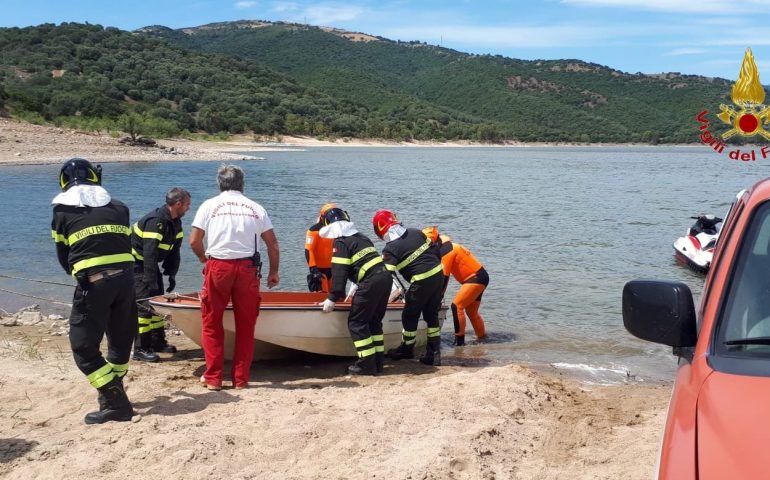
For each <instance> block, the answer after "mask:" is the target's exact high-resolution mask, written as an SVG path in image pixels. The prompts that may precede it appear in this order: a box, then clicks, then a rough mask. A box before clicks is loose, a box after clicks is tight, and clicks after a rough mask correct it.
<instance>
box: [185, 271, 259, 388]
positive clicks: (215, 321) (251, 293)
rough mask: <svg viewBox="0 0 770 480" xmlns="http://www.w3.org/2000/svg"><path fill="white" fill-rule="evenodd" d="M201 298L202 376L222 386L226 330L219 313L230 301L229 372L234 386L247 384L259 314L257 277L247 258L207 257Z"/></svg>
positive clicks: (210, 382) (213, 383) (208, 381)
mask: <svg viewBox="0 0 770 480" xmlns="http://www.w3.org/2000/svg"><path fill="white" fill-rule="evenodd" d="M200 299H201V319H202V322H201V343H202V344H203V354H204V356H205V357H206V372H205V373H204V374H203V379H204V380H205V381H206V383H208V384H209V385H216V386H222V375H223V370H224V362H225V330H224V326H223V325H222V315H223V314H224V311H225V308H226V307H227V304H228V302H230V301H231V300H232V303H233V318H234V320H235V350H234V352H233V366H232V370H231V372H230V374H231V376H232V379H233V385H234V386H236V387H239V386H245V385H248V382H249V376H250V374H251V359H252V358H253V357H254V326H255V325H256V324H257V316H258V315H259V304H260V300H261V297H260V296H259V278H257V276H256V270H255V268H254V266H253V264H252V262H251V260H250V259H241V260H216V259H213V258H212V259H209V260H208V261H207V262H206V265H205V266H204V267H203V288H202V289H201V293H200Z"/></svg>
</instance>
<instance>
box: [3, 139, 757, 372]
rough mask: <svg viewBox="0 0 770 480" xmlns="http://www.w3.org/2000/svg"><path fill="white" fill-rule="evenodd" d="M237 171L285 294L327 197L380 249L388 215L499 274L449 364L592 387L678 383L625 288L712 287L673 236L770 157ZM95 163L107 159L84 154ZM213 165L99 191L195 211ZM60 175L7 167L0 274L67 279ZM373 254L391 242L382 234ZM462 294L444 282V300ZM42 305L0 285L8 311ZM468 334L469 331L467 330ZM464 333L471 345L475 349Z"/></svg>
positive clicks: (402, 159)
mask: <svg viewBox="0 0 770 480" xmlns="http://www.w3.org/2000/svg"><path fill="white" fill-rule="evenodd" d="M256 155H259V156H261V157H264V158H265V159H264V160H248V161H242V162H237V164H238V165H240V166H241V167H242V168H244V170H245V172H246V192H245V193H246V194H247V195H248V196H249V197H250V198H252V199H254V200H255V201H257V202H259V203H261V204H262V205H263V206H264V207H265V208H266V209H267V211H268V213H269V215H270V217H271V219H272V221H273V224H274V225H275V231H276V234H277V235H278V239H279V241H280V245H281V272H280V273H281V284H280V286H279V287H278V289H281V290H305V289H306V288H307V287H306V282H305V275H306V273H307V267H306V264H305V259H304V253H303V241H304V234H305V230H306V228H307V227H308V226H309V225H310V224H311V223H313V221H314V217H315V216H316V215H317V212H318V209H319V207H320V206H321V205H322V204H324V203H326V202H329V201H334V202H337V203H338V204H339V205H340V206H341V207H343V208H345V209H347V210H348V212H349V213H350V215H351V218H352V220H353V221H354V222H355V223H356V224H357V225H358V226H359V229H360V230H361V231H362V232H363V233H365V234H366V235H369V236H370V237H372V239H373V240H374V239H376V237H375V236H374V233H373V232H372V229H371V217H372V214H373V213H374V211H375V210H377V209H379V208H389V209H392V210H394V211H395V212H396V213H397V214H398V216H399V218H400V219H401V220H402V221H403V222H404V224H405V225H406V226H413V227H419V228H421V227H423V226H427V225H438V226H439V229H440V230H441V231H442V232H445V233H447V234H449V235H450V236H452V238H453V239H454V240H455V241H457V242H458V243H462V244H464V245H466V246H467V247H469V248H470V249H471V250H472V251H473V252H474V254H476V256H477V257H478V258H479V259H480V260H481V262H482V263H484V265H485V267H486V269H487V270H488V271H489V275H490V278H491V282H490V286H489V289H488V290H487V291H486V293H485V294H484V301H483V302H482V314H483V316H484V318H485V320H486V323H487V329H488V330H489V331H490V333H491V336H492V340H493V341H492V342H490V343H487V344H483V345H469V346H466V347H464V348H462V349H456V350H454V351H453V349H452V347H451V346H449V342H450V341H451V337H452V334H451V332H452V323H451V319H449V321H448V322H446V323H445V324H444V340H445V348H446V357H447V359H446V360H447V363H455V364H459V363H465V364H485V363H487V362H490V363H505V362H511V361H516V362H531V363H535V364H551V365H554V366H556V367H557V368H560V369H564V370H565V371H568V372H570V373H577V374H579V375H582V376H588V377H590V378H593V379H595V380H596V381H602V382H605V381H608V382H616V381H624V379H625V378H626V377H627V375H631V376H634V377H632V378H636V379H644V380H666V379H670V378H671V377H672V375H673V373H674V370H675V358H674V357H673V356H672V355H671V354H670V350H669V349H668V348H665V347H662V346H656V345H653V344H650V343H646V342H642V341H639V340H636V339H635V338H633V337H631V335H630V334H628V333H627V332H626V331H625V329H624V328H623V322H622V318H621V292H622V288H623V285H624V283H625V282H626V281H628V280H631V279H634V278H641V277H644V278H658V279H672V280H680V281H684V282H686V283H687V284H688V285H689V286H690V287H691V289H692V290H693V292H694V294H695V296H696V301H697V297H699V295H700V291H701V289H702V285H703V277H702V276H700V275H697V274H695V273H692V272H690V271H689V270H687V269H685V268H684V267H682V266H680V265H678V264H677V263H676V262H675V261H674V257H673V249H672V246H671V244H672V242H673V241H674V240H675V239H676V238H677V237H679V236H681V235H683V234H684V233H685V231H686V230H687V228H688V227H689V225H690V223H691V222H692V220H690V218H689V217H690V216H691V215H694V214H698V213H714V214H717V215H720V216H722V215H724V213H725V212H726V211H727V208H728V206H729V204H730V202H731V201H732V199H733V198H734V196H735V194H736V193H737V192H738V191H739V190H741V189H742V188H747V187H749V186H750V185H752V184H753V183H755V182H756V181H757V180H759V179H761V178H764V177H766V176H768V175H770V161H767V160H766V161H761V160H760V161H757V162H747V163H743V162H737V161H733V160H728V159H727V158H726V156H722V155H717V154H715V153H714V152H713V151H712V150H710V149H708V148H707V147H695V146H694V147H646V148H643V147H612V148H610V147H607V148H588V147H586V148H578V147H573V148H556V147H548V148H508V147H500V148H496V147H492V148H414V147H403V148H401V147H387V148H376V147H370V148H357V147H336V148H330V147H326V148H313V149H308V150H305V151H292V150H288V149H287V150H286V151H276V152H259V153H257V154H256ZM90 160H91V161H93V162H94V163H97V161H98V159H90ZM217 166H218V164H217V163H215V162H184V163H181V162H164V163H118V164H114V163H113V164H105V165H104V186H105V187H106V188H107V189H108V190H109V191H110V193H111V194H112V195H113V196H114V197H115V198H118V199H120V200H122V201H123V202H125V203H126V204H127V205H128V206H129V207H130V208H131V213H132V221H135V220H138V219H139V218H140V217H141V216H143V215H144V214H146V213H147V212H148V211H150V210H151V209H153V208H156V207H158V206H160V205H162V204H163V198H164V197H163V196H164V193H165V192H166V191H167V190H168V189H169V188H171V187H173V186H182V187H184V188H187V189H188V190H189V191H190V192H191V193H192V195H193V206H192V209H191V210H190V212H189V213H188V215H187V216H186V217H185V218H184V219H183V220H184V229H185V234H188V233H189V230H190V222H191V221H192V218H193V216H194V211H195V209H197V207H198V206H199V205H200V203H201V202H202V201H203V200H205V199H206V198H209V197H211V196H214V195H216V194H217V193H218V191H217V186H216V180H215V177H216V170H217ZM58 171H59V167H58V166H25V167H0V172H2V174H3V179H4V182H3V206H2V212H0V227H1V228H2V231H3V232H4V235H5V242H3V247H2V255H0V274H2V275H12V276H19V277H27V278H37V279H46V280H49V281H56V282H62V283H69V284H71V283H72V281H71V279H70V278H69V277H68V276H67V275H66V274H65V273H64V272H63V271H62V270H61V268H60V267H59V265H58V262H57V261H56V255H55V252H54V245H53V242H52V240H51V237H50V221H51V207H50V200H51V199H52V198H53V197H54V196H55V195H56V193H58V191H59V189H58V185H57V175H58ZM375 245H376V246H378V247H379V248H382V246H383V243H382V242H381V241H379V239H377V241H376V242H375ZM177 283H178V286H177V289H178V290H179V291H193V290H197V289H198V288H199V287H200V283H201V277H200V264H199V263H198V261H197V259H195V257H194V256H193V255H192V252H191V251H190V249H189V246H187V244H186V242H185V244H184V248H183V253H182V267H181V270H180V273H179V275H178V276H177ZM0 288H3V289H5V290H13V291H16V292H22V293H27V294H31V295H37V296H40V297H45V298H48V299H54V300H58V301H62V302H69V301H70V300H71V295H72V289H71V288H68V287H63V286H56V285H48V284H42V283H34V282H26V281H19V280H9V279H6V278H0ZM456 289H457V284H456V283H454V281H452V283H450V287H449V291H448V294H447V299H446V300H447V301H448V302H451V298H452V296H453V295H454V292H455V291H456ZM32 303H39V304H40V305H41V308H42V309H43V311H44V312H46V313H54V312H55V313H62V314H66V313H67V309H66V308H65V307H62V306H60V305H55V304H51V303H47V302H44V301H40V300H35V299H31V298H25V297H21V296H19V295H14V294H9V293H7V292H2V291H0V308H3V309H4V310H6V311H15V310H17V309H18V308H21V307H23V306H26V305H29V304H32ZM468 328H470V325H469V326H468ZM473 338H474V336H473V334H472V333H471V332H470V331H469V334H468V336H467V339H469V340H472V339H473Z"/></svg>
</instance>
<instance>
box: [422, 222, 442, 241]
mask: <svg viewBox="0 0 770 480" xmlns="http://www.w3.org/2000/svg"><path fill="white" fill-rule="evenodd" d="M422 233H424V234H425V236H426V237H428V239H430V241H431V242H435V241H436V240H438V227H436V226H435V225H433V226H430V227H425V228H423V229H422Z"/></svg>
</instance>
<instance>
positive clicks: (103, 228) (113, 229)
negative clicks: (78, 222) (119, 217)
mask: <svg viewBox="0 0 770 480" xmlns="http://www.w3.org/2000/svg"><path fill="white" fill-rule="evenodd" d="M102 233H118V234H121V235H129V234H130V233H131V230H129V228H128V227H127V226H125V225H94V226H93V227H88V228H84V229H83V230H78V231H77V232H75V233H73V234H72V235H70V236H69V237H68V238H67V244H68V245H73V244H74V243H76V242H79V241H80V240H83V239H84V238H87V237H90V236H91V235H101V234H102Z"/></svg>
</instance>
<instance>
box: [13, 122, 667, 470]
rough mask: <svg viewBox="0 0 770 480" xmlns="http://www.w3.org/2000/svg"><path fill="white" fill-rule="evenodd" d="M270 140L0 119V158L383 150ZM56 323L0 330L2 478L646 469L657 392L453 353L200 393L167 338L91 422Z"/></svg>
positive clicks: (322, 362) (278, 374) (301, 372)
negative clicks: (117, 416) (121, 399)
mask: <svg viewBox="0 0 770 480" xmlns="http://www.w3.org/2000/svg"><path fill="white" fill-rule="evenodd" d="M280 140H281V145H280V146H276V145H275V144H271V143H264V142H263V143H259V142H254V141H253V139H252V138H251V137H250V136H242V137H234V138H233V139H232V140H231V141H226V142H208V141H188V140H180V139H174V140H165V139H164V140H159V144H161V145H162V146H164V147H165V148H163V149H161V148H147V147H131V146H125V145H122V144H120V143H118V139H116V138H113V137H111V136H109V135H106V134H102V135H96V134H91V133H86V132H79V131H74V130H68V129H62V128H57V127H51V126H37V125H30V124H25V123H19V122H16V121H14V120H10V119H4V118H0V165H3V164H5V165H32V164H57V163H59V162H62V161H64V160H66V159H68V158H72V157H75V156H80V157H83V158H87V159H89V160H91V161H94V162H98V163H101V162H111V161H161V160H162V161H169V160H180V161H186V160H213V161H223V162H226V161H231V160H241V159H244V154H243V153H238V152H243V151H249V152H257V153H255V155H258V152H259V151H268V150H270V149H274V148H282V149H286V148H292V147H296V148H304V147H309V146H327V145H334V146H362V145H366V146H380V145H382V146H387V145H395V144H388V143H382V142H366V141H350V142H346V141H338V142H319V141H317V140H314V139H308V138H297V137H284V138H282V139H280ZM425 145H426V146H430V145H437V144H425ZM441 145H442V146H444V144H441ZM447 146H448V145H447ZM251 158H253V157H251ZM56 323H57V324H56V325H52V322H51V321H47V320H46V321H42V322H41V323H39V324H37V325H32V326H30V325H26V326H2V325H0V360H1V361H0V392H2V397H1V398H2V402H0V478H9V479H11V478H12V479H70V478H71V479H75V478H99V479H126V478H142V479H144V478H167V477H170V478H185V479H201V478H206V479H319V478H332V479H370V478H382V479H388V480H397V479H413V480H433V479H436V480H437V479H486V480H492V479H562V478H563V479H617V478H623V479H643V478H650V477H651V476H652V473H653V468H654V465H655V461H656V457H657V450H658V445H659V440H660V435H661V432H662V429H663V424H664V422H665V414H666V406H667V403H668V398H669V395H670V389H671V386H670V385H646V384H643V383H636V382H635V380H634V379H633V378H630V379H629V383H626V384H620V385H611V386H598V385H591V384H585V383H581V382H579V381H578V380H576V379H572V378H568V377H566V376H565V375H563V374H561V373H559V372H558V371H556V370H550V369H548V368H539V369H537V370H535V369H532V368H530V367H527V366H523V365H491V364H488V362H484V361H480V362H474V363H472V364H470V363H468V362H467V361H466V360H464V359H463V358H461V357H455V356H454V355H453V350H452V348H451V347H450V348H447V349H446V350H445V352H444V366H441V367H438V368H435V367H426V366H424V365H422V364H420V363H418V362H417V361H416V360H414V361H402V362H394V363H390V364H388V365H387V366H386V371H385V374H384V375H382V376H378V377H351V376H347V375H345V374H343V372H344V368H345V366H346V365H347V364H348V363H349V360H345V359H327V358H322V357H318V356H303V357H298V358H296V359H293V360H284V361H280V362H279V361H274V362H256V363H255V364H254V366H253V369H252V378H251V388H250V389H248V390H234V389H232V388H225V389H224V390H222V391H221V392H209V391H207V390H206V389H205V388H203V387H202V386H200V384H199V382H198V378H199V377H200V375H201V373H202V371H203V365H204V361H203V353H202V351H201V349H200V348H199V347H198V346H197V345H195V344H194V343H192V342H191V341H190V340H188V339H187V338H185V337H184V336H183V335H178V336H173V337H171V342H172V343H174V344H176V345H177V346H178V347H179V348H180V352H178V353H177V354H175V355H173V356H171V355H165V354H164V355H162V357H163V358H162V361H161V362H160V363H157V364H146V363H140V362H133V361H132V362H131V366H130V368H131V370H130V372H129V374H128V376H127V377H126V386H127V391H128V394H129V397H130V398H131V400H132V401H133V402H134V407H135V409H136V411H137V413H138V414H139V415H138V416H137V417H136V418H135V419H134V420H135V421H134V422H132V423H109V424H105V425H100V426H88V425H85V424H84V423H83V416H84V415H85V414H86V413H87V412H89V411H91V410H93V409H94V408H95V407H96V406H97V404H96V392H95V391H94V389H93V388H92V387H91V386H90V385H89V384H88V382H87V380H86V379H85V378H84V376H83V375H82V374H81V373H80V372H79V371H78V370H77V368H76V367H75V364H74V361H73V360H72V355H71V353H70V349H69V343H68V340H67V337H66V336H62V335H61V325H62V321H61V320H59V321H57V322H56ZM482 360H483V359H482ZM672 361H673V360H672ZM225 385H226V387H228V386H229V384H228V383H226V384H225Z"/></svg>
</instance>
